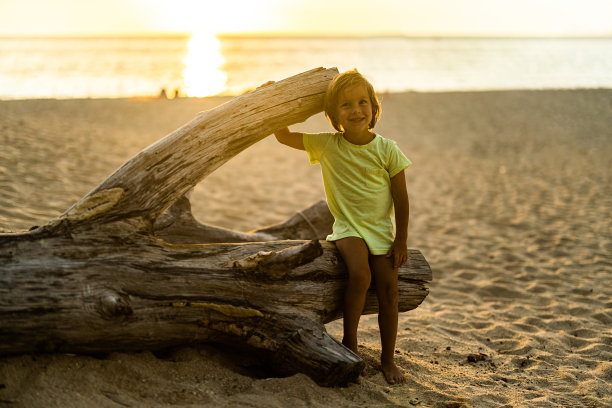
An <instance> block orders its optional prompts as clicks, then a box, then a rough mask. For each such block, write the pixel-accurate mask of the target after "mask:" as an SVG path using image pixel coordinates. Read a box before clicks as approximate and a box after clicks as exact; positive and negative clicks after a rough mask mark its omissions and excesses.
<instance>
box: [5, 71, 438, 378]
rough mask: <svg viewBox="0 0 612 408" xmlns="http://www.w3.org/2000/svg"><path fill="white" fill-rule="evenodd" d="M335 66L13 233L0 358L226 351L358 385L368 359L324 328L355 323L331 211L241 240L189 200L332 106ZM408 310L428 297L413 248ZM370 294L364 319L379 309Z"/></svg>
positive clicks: (231, 109) (257, 101)
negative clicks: (349, 319)
mask: <svg viewBox="0 0 612 408" xmlns="http://www.w3.org/2000/svg"><path fill="white" fill-rule="evenodd" d="M336 74H337V71H336V70H335V69H330V70H326V69H316V70H312V71H308V72H306V73H303V74H300V75H297V76H295V77H291V78H288V79H286V80H283V81H279V82H277V83H276V84H274V85H270V86H267V87H264V88H261V89H258V90H256V91H254V92H251V93H248V94H245V95H242V96H239V97H237V98H235V99H233V100H232V101H230V102H228V103H226V104H225V105H221V106H219V107H218V108H215V109H212V110H210V111H207V112H204V113H201V114H199V115H198V116H197V117H196V119H194V120H193V121H192V122H190V123H188V124H187V125H185V126H183V127H181V128H180V129H178V130H177V131H175V132H173V133H172V134H170V135H169V136H167V137H166V138H164V139H162V140H161V141H160V142H158V143H156V144H154V145H152V146H151V147H149V148H147V149H145V150H144V151H143V152H141V153H139V154H138V155H136V156H135V157H134V158H132V159H131V160H129V161H128V162H127V163H126V164H124V165H123V166H122V167H120V168H119V169H118V170H117V171H116V172H115V173H114V174H112V175H111V176H110V177H109V178H108V179H107V180H105V181H104V182H103V183H102V184H101V185H100V186H99V187H97V188H96V189H94V190H93V191H92V192H91V193H89V194H88V195H86V196H85V197H84V198H83V199H81V200H80V201H79V202H78V203H76V204H75V205H74V206H73V207H72V208H71V209H69V210H68V211H67V212H66V213H64V214H63V215H62V216H60V217H59V218H58V219H54V220H51V221H50V222H49V223H48V224H47V225H45V226H43V227H41V228H38V229H36V230H33V231H30V232H25V233H19V234H0V295H1V296H0V354H17V353H36V352H77V353H99V352H106V351H113V350H143V349H162V348H165V347H170V346H176V345H182V344H190V343H199V342H221V343H225V344H233V345H235V346H236V347H244V348H248V349H252V350H254V351H256V352H258V353H260V354H261V356H262V358H265V359H266V361H269V363H270V364H271V365H272V367H273V368H274V369H275V370H276V371H277V372H279V373H280V374H291V373H295V372H303V373H306V374H308V375H309V376H311V377H312V378H313V379H314V380H315V381H317V382H318V383H319V384H321V385H329V386H331V385H340V384H346V383H347V382H350V381H354V380H356V378H357V377H358V376H359V373H360V372H361V370H362V369H363V366H364V363H363V361H362V360H361V359H360V358H359V357H358V356H356V355H355V354H354V353H352V352H351V351H350V350H348V349H346V348H345V347H344V346H342V345H341V344H339V343H338V342H337V341H336V340H334V339H333V338H331V337H330V336H329V335H328V334H327V332H326V331H325V327H324V324H325V323H327V322H330V321H332V320H334V319H338V318H341V317H342V308H341V305H342V297H343V292H344V287H345V284H346V271H345V267H344V264H343V262H342V260H341V258H340V256H339V254H338V252H337V251H336V249H335V246H334V245H333V244H331V243H328V242H325V241H322V240H323V239H324V238H325V235H327V233H328V231H329V230H330V229H331V223H332V221H333V220H332V218H331V215H330V214H329V210H328V209H327V206H326V205H325V203H317V204H315V205H313V206H312V207H310V208H308V209H305V210H303V211H300V212H298V213H297V214H296V215H295V216H294V217H291V218H290V219H289V220H287V221H286V222H284V223H281V224H278V225H275V226H271V227H268V228H264V229H262V230H258V231H253V232H251V233H242V232H236V231H229V230H226V229H221V228H216V227H212V226H206V225H202V224H199V223H198V222H197V221H196V220H195V219H194V218H193V216H192V215H191V211H190V204H189V201H188V199H187V198H186V197H184V195H185V193H186V192H187V191H188V190H189V189H191V188H193V186H194V185H195V184H197V183H198V182H199V181H201V179H202V178H204V177H205V176H206V175H208V174H210V173H211V172H212V171H214V170H215V169H216V168H218V167H219V166H220V165H222V164H223V163H225V162H226V161H227V160H229V159H230V158H231V157H233V156H234V155H236V154H238V153H239V152H240V151H242V150H243V149H245V148H247V147H248V146H250V145H251V144H253V143H255V142H257V141H258V140H260V139H262V138H263V137H265V136H267V135H268V134H270V133H272V132H273V131H274V130H275V129H277V128H280V127H283V126H287V125H291V124H293V123H296V122H300V121H303V120H305V119H306V118H308V117H309V116H311V115H312V114H315V113H318V112H320V111H321V110H322V99H323V95H324V93H325V90H326V88H327V84H328V83H329V81H330V80H331V79H332V78H333V76H335V75H336ZM409 255H410V259H409V262H408V264H407V265H405V266H403V267H402V268H401V269H400V273H399V275H400V278H399V307H400V311H406V310H410V309H414V308H416V307H417V306H418V305H419V304H420V303H421V302H422V301H423V299H424V298H425V297H426V296H427V293H428V291H427V288H426V286H425V285H426V282H427V281H429V280H431V270H430V269H429V266H428V264H427V261H426V260H425V259H424V257H423V256H422V255H421V253H420V252H419V251H416V250H410V254H409ZM376 312H377V302H376V296H375V293H374V291H373V290H371V291H370V293H369V295H368V299H367V303H366V307H365V310H364V313H376Z"/></svg>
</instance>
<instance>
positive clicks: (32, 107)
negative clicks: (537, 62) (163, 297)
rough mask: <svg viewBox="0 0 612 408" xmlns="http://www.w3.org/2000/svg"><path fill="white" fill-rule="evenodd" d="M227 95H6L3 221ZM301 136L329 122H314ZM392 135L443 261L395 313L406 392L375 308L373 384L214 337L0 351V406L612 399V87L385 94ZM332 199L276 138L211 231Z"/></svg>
mask: <svg viewBox="0 0 612 408" xmlns="http://www.w3.org/2000/svg"><path fill="white" fill-rule="evenodd" d="M222 101H223V100H222V99H204V100H187V99H185V100H170V101H134V100H81V101H51V100H48V101H44V100H41V101H4V102H0V142H1V145H2V150H0V229H3V230H13V231H15V230H23V229H27V228H29V227H30V226H32V225H40V224H41V223H44V222H46V221H47V220H48V219H49V218H51V217H54V216H57V215H59V214H60V213H61V212H63V211H64V210H65V209H67V208H68V207H69V206H71V205H72V204H73V203H74V202H75V201H76V200H77V199H79V198H80V197H82V196H83V195H84V194H86V193H87V192H88V191H89V190H91V189H92V188H93V187H95V186H96V185H97V184H98V183H99V182H101V181H102V180H103V179H104V178H105V177H106V176H107V175H109V174H110V173H111V172H112V171H113V170H114V169H115V168H117V167H118V166H119V165H120V164H121V163H122V162H123V161H125V160H127V159H128V158H130V157H131V156H133V155H134V154H136V153H138V151H140V150H141V149H142V148H144V147H145V146H147V145H148V144H150V143H153V142H154V141H156V140H157V139H159V138H161V137H163V136H164V135H165V134H167V133H169V132H170V131H172V130H174V129H175V128H177V127H178V126H180V125H182V124H183V123H185V122H187V121H188V120H190V119H191V118H193V117H194V115H195V114H196V113H197V112H198V111H200V110H204V109H209V108H210V107H212V106H214V105H216V104H218V103H220V102H222ZM295 129H301V130H312V131H319V130H327V129H329V125H328V124H327V123H326V122H325V120H324V118H323V117H322V115H317V116H316V117H314V118H312V119H311V120H309V121H308V122H307V123H305V124H301V125H299V126H296V127H295ZM377 131H378V132H379V133H381V134H382V135H384V136H385V137H388V138H391V139H395V140H396V141H397V142H398V144H399V146H400V147H401V148H402V150H403V151H404V152H405V153H406V155H407V156H408V157H409V158H410V159H411V160H412V161H413V162H414V165H413V166H412V167H411V168H410V169H408V170H407V180H408V190H409V194H410V202H411V221H410V238H409V246H410V247H414V248H419V249H420V250H421V251H422V252H423V253H424V254H425V256H426V257H427V259H428V260H429V262H430V264H431V266H432V269H433V271H434V281H433V282H432V283H431V285H430V288H431V293H430V295H429V296H428V298H427V299H426V300H425V302H424V303H423V304H422V305H421V306H420V307H419V308H418V309H416V310H414V311H411V312H408V313H404V314H402V315H401V316H400V326H399V334H398V342H397V352H396V355H397V361H398V363H399V365H400V366H401V367H402V368H403V369H404V370H405V371H406V373H407V374H408V382H407V383H406V384H405V385H401V386H393V387H390V386H388V385H387V384H386V383H385V381H384V379H383V378H382V375H381V374H380V372H379V371H378V370H377V367H376V365H377V359H378V354H379V351H380V346H379V341H378V329H377V323H376V317H375V316H367V317H364V318H363V319H362V323H361V326H360V332H359V336H360V339H361V341H362V347H361V351H362V354H363V356H364V358H365V359H366V361H367V362H368V363H369V367H368V372H369V377H368V378H366V379H361V380H360V383H359V384H354V385H351V386H349V387H347V388H320V387H318V386H317V385H315V384H314V383H313V382H312V381H311V380H310V379H309V378H307V377H305V376H303V375H296V376H293V377H289V378H261V376H258V373H257V372H254V371H252V370H249V367H248V365H249V359H248V358H246V357H245V356H240V355H236V354H235V353H234V352H232V351H231V350H223V349H221V348H218V347H213V346H202V347H186V348H181V349H177V350H173V351H169V352H167V353H165V354H163V355H162V354H157V355H156V354H153V353H150V352H143V353H122V352H120V351H118V352H116V353H112V354H110V355H107V356H103V357H98V358H94V357H87V356H71V355H70V356H69V355H45V356H30V355H28V356H17V357H8V358H3V359H1V360H0V406H16V407H54V406H57V407H80V406H108V407H112V406H139V407H140V406H194V407H195V406H211V407H212V406H214V407H217V406H228V407H231V406H252V407H272V406H277V407H289V406H290V407H302V406H303V407H312V406H315V407H329V406H337V407H352V406H368V407H377V406H380V407H387V406H407V407H412V406H417V407H420V406H422V407H459V406H472V407H578V406H580V407H583V406H584V407H607V406H612V393H611V391H610V390H611V389H612V286H611V284H610V283H611V282H612V256H611V254H612V195H611V194H610V192H611V191H612V160H610V157H612V91H610V90H592V91H587V90H581V91H516V92H515V91H508V92H482V93H439V94H436V93H432V94H418V93H406V94H390V95H384V96H383V114H382V119H381V122H380V123H379V125H378V126H377ZM323 196H324V193H323V188H322V184H321V180H320V175H319V169H318V167H316V166H310V165H309V164H308V160H307V159H306V156H305V154H304V153H303V152H298V151H291V150H289V149H288V148H285V147H283V146H280V145H279V144H277V143H276V141H275V140H273V138H268V139H265V140H264V141H262V142H260V143H258V144H256V145H255V146H253V147H251V148H249V149H247V150H246V151H245V152H243V153H241V154H240V155H239V156H237V157H236V158H234V159H232V160H231V161H230V162H229V163H227V164H226V165H225V166H223V167H222V168H220V169H219V170H218V171H217V172H215V173H214V174H212V175H211V176H210V177H208V178H207V179H206V180H205V181H204V182H203V183H201V184H200V185H198V186H197V188H196V192H195V194H194V197H193V199H192V201H193V205H194V212H195V213H196V215H197V217H198V218H199V219H200V220H201V221H203V222H206V223H210V224H218V225H222V226H225V227H228V228H232V229H237V230H251V229H254V228H257V227H261V226H263V225H267V224H270V223H274V222H279V221H281V220H284V219H285V218H287V217H288V216H290V215H292V214H293V213H294V212H295V211H297V210H299V209H301V208H303V207H305V206H307V205H308V204H311V203H313V202H315V201H317V200H319V199H321V198H323ZM328 330H329V331H330V333H332V334H334V335H340V332H341V322H334V323H332V324H330V325H329V326H328ZM259 374H261V373H259Z"/></svg>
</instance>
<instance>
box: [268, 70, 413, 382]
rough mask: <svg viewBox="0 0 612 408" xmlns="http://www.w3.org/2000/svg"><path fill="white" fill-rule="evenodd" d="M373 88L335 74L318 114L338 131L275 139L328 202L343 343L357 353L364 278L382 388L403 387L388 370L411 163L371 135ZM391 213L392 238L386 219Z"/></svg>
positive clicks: (397, 373)
mask: <svg viewBox="0 0 612 408" xmlns="http://www.w3.org/2000/svg"><path fill="white" fill-rule="evenodd" d="M380 111H381V108H380V103H379V101H378V98H377V97H376V94H375V92H374V88H373V87H372V85H371V84H370V83H369V82H368V81H367V80H366V79H365V78H364V77H363V76H362V75H361V74H360V73H359V72H357V70H353V71H347V72H344V73H342V74H340V75H338V76H336V77H335V78H334V79H333V81H332V82H331V83H330V85H329V88H328V89H327V93H326V95H325V115H326V116H327V119H328V120H329V121H330V122H331V124H332V126H333V127H334V128H335V129H336V130H337V131H338V132H337V133H319V134H308V133H297V132H291V131H290V130H289V129H288V128H284V129H281V130H278V131H277V132H275V133H274V135H275V136H276V138H277V139H278V141H279V142H281V143H283V144H285V145H287V146H290V147H293V148H296V149H300V150H306V152H307V153H308V156H309V158H310V163H311V164H315V163H320V164H321V172H322V174H323V183H324V186H325V194H326V196H327V204H328V206H329V209H330V211H331V213H332V215H333V216H334V220H335V221H334V226H333V232H332V234H331V235H330V236H328V237H327V240H328V241H334V242H335V244H336V246H337V248H338V250H339V251H340V254H341V255H342V258H343V260H344V262H345V264H346V266H347V269H348V274H349V278H348V286H347V288H346V293H345V297H344V338H343V339H342V344H344V345H345V346H346V347H348V348H349V349H351V350H352V351H353V352H355V353H357V326H358V324H359V318H360V317H361V313H362V311H363V307H364V304H365V298H366V292H367V290H368V288H369V286H370V282H371V279H374V283H375V285H376V295H377V297H378V304H379V313H378V325H379V329H380V337H381V344H382V353H381V366H382V371H383V374H384V375H385V378H386V380H387V382H388V383H390V384H397V383H402V382H404V381H405V379H404V374H403V373H402V371H401V370H400V369H399V368H398V367H397V366H396V365H395V362H394V352H395V340H396V337H397V320H398V306H397V296H398V289H397V269H398V268H399V266H401V265H402V264H403V263H405V262H406V260H407V258H408V255H407V253H408V250H407V247H406V240H407V237H408V212H409V210H408V207H409V206H408V193H407V191H406V181H405V177H404V170H405V169H406V168H407V167H408V166H410V164H411V163H410V161H409V160H408V159H407V158H406V157H405V156H404V155H403V154H402V152H401V151H400V150H399V148H398V147H397V145H396V144H395V142H393V141H390V140H387V139H384V138H383V137H381V136H380V135H377V134H376V133H374V132H373V131H372V129H373V128H374V125H375V124H376V122H377V120H378V118H379V116H380ZM394 207H395V224H396V231H397V232H396V234H395V238H394V232H393V222H392V213H393V208H394Z"/></svg>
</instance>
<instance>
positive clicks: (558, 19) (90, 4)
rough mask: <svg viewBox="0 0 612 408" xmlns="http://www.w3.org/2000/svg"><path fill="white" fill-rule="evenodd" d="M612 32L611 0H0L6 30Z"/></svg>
mask: <svg viewBox="0 0 612 408" xmlns="http://www.w3.org/2000/svg"><path fill="white" fill-rule="evenodd" d="M193 32H203V33H245V32H259V33H268V34H274V33H280V32H282V33H293V34H352V35H360V34H363V35H368V34H406V35H440V36H444V35H526V36H560V35H574V36H584V35H587V36H588V35H594V36H612V1H611V0H376V1H374V0H214V1H209V0H0V35H97V34H150V33H193Z"/></svg>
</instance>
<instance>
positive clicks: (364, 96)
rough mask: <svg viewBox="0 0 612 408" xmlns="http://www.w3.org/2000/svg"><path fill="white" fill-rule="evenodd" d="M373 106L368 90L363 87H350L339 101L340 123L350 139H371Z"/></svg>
mask: <svg viewBox="0 0 612 408" xmlns="http://www.w3.org/2000/svg"><path fill="white" fill-rule="evenodd" d="M371 121H372V104H371V103H370V96H369V94H368V91H367V90H366V88H365V87H364V86H362V85H355V86H351V87H348V88H346V89H345V90H344V92H342V93H341V95H340V99H339V100H338V123H339V124H340V125H341V126H342V129H344V133H345V135H346V136H349V137H350V138H353V137H354V138H357V139H358V140H359V139H362V138H364V137H365V138H367V139H368V140H367V141H369V140H370V139H371V134H370V122H371Z"/></svg>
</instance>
